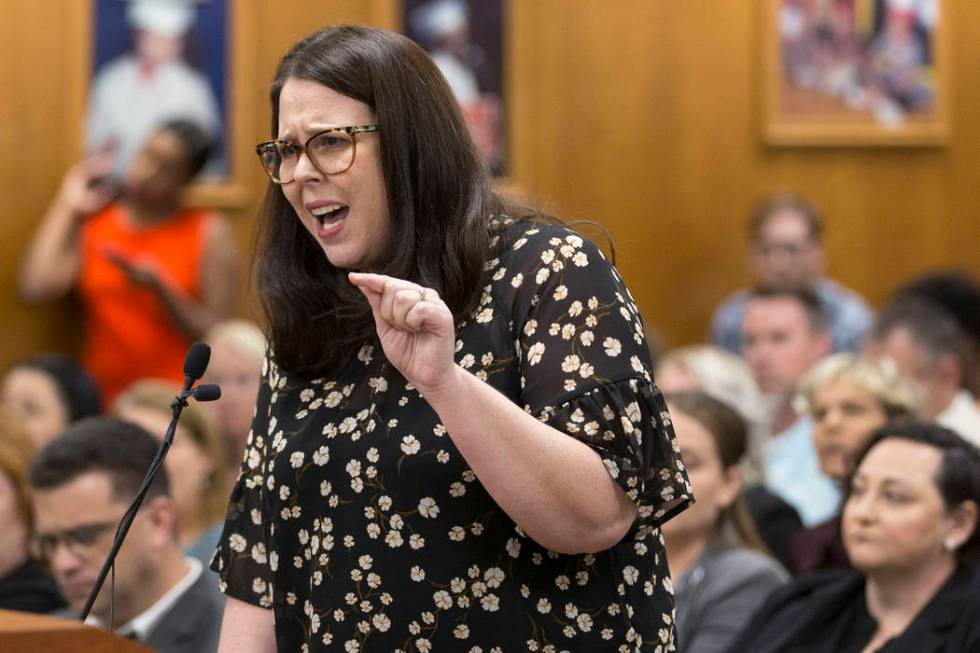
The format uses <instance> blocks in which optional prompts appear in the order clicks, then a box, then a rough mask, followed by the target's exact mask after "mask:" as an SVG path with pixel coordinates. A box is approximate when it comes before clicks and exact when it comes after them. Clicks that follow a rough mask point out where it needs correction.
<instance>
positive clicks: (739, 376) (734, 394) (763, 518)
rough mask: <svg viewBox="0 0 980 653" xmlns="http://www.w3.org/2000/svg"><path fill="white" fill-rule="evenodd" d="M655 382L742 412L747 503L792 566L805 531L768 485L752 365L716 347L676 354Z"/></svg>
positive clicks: (664, 361)
mask: <svg viewBox="0 0 980 653" xmlns="http://www.w3.org/2000/svg"><path fill="white" fill-rule="evenodd" d="M654 378H655V379H656V380H657V386H659V387H660V388H661V389H662V390H663V392H664V394H672V393H677V392H687V391H695V390H696V391H702V392H704V393H705V394H707V395H709V396H711V397H714V398H715V399H718V400H719V401H722V402H724V403H725V404H726V405H727V406H729V407H731V408H733V409H735V410H737V411H738V413H739V415H741V416H742V419H743V420H745V423H746V426H747V429H748V444H747V446H746V453H745V456H744V457H743V458H742V462H741V463H740V464H739V467H740V469H741V472H742V480H743V484H742V500H743V501H744V503H745V507H746V509H747V510H748V511H749V514H750V516H751V518H752V521H753V522H754V523H755V524H756V528H757V529H758V531H759V535H760V536H761V537H762V541H763V542H764V543H765V545H766V548H767V549H768V550H769V552H770V553H771V554H772V555H773V556H775V558H776V559H777V560H779V562H780V564H782V565H783V566H784V567H786V566H789V561H790V547H791V545H792V543H793V537H794V536H795V535H796V533H797V532H798V531H799V530H800V529H801V528H803V523H802V522H801V521H800V515H799V513H797V512H796V509H795V508H794V507H793V506H791V505H790V504H788V503H787V502H786V501H783V500H782V499H781V498H780V497H778V496H777V495H776V494H774V493H773V492H770V491H769V490H768V489H767V488H766V487H765V485H764V483H765V476H764V474H763V471H762V443H763V440H764V438H766V437H767V433H768V431H767V426H766V424H765V419H764V417H763V415H764V413H765V404H764V403H763V397H762V393H761V392H760V391H759V386H758V385H756V382H755V379H754V378H752V372H751V371H750V370H749V368H748V365H746V364H745V361H743V360H742V359H741V358H739V357H738V356H736V355H735V354H733V353H731V352H730V351H727V350H725V349H722V348H721V347H715V346H714V345H692V346H689V347H678V348H676V349H671V350H670V351H668V352H667V353H666V354H664V355H663V356H662V357H660V359H659V360H658V361H657V367H656V370H655V372H654Z"/></svg>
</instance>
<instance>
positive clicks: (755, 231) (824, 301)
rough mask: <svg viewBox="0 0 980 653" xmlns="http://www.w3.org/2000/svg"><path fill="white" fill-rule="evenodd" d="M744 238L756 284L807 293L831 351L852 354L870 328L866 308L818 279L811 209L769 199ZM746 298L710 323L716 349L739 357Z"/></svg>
mask: <svg viewBox="0 0 980 653" xmlns="http://www.w3.org/2000/svg"><path fill="white" fill-rule="evenodd" d="M749 236H750V238H751V241H752V253H751V264H752V273H753V275H754V276H755V281H756V283H757V284H758V285H760V286H779V287H787V288H804V289H810V290H812V291H813V292H814V293H816V295H817V298H818V299H819V301H820V307H821V310H822V311H823V313H824V315H825V316H826V319H827V324H828V326H829V328H830V334H831V336H832V338H833V350H834V351H856V350H857V349H858V348H859V347H860V346H861V340H862V338H863V337H864V334H865V332H867V330H868V328H870V326H871V321H872V313H871V309H870V308H869V307H868V304H867V302H865V301H864V299H863V298H862V297H861V296H860V295H858V294H857V293H855V292H854V291H853V290H849V289H848V288H845V287H844V286H842V285H840V284H839V283H837V282H835V281H832V280H830V279H828V278H826V277H824V276H823V265H824V254H823V242H822V236H823V225H822V223H821V221H820V216H819V215H817V212H816V209H814V208H813V207H812V206H811V205H810V204H809V203H808V202H807V201H806V200H805V199H803V198H802V197H799V196H797V195H793V194H788V193H781V194H776V195H773V196H771V197H769V198H768V199H766V200H765V201H763V202H762V203H761V204H760V205H759V206H758V207H757V208H756V210H755V211H754V212H753V216H752V219H751V221H750V223H749ZM750 296H751V292H750V291H749V290H746V289H743V290H739V291H737V292H735V293H734V294H732V295H730V296H729V297H728V298H727V299H725V301H724V302H723V303H722V304H721V305H720V306H719V307H718V308H717V309H716V310H715V314H714V317H713V318H712V320H711V340H712V341H713V342H714V343H715V344H717V345H719V346H721V347H724V348H725V349H729V350H731V351H733V352H735V353H739V351H740V349H741V345H742V320H743V318H744V316H745V307H746V305H747V304H748V301H749V298H750Z"/></svg>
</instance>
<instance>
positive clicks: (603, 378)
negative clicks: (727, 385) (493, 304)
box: [501, 224, 693, 527]
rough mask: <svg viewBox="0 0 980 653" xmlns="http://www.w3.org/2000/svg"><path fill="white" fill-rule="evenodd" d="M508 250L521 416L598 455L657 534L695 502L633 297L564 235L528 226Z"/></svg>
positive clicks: (593, 253)
mask: <svg viewBox="0 0 980 653" xmlns="http://www.w3.org/2000/svg"><path fill="white" fill-rule="evenodd" d="M512 247H513V250H514V251H513V253H512V257H513V259H514V260H508V261H506V266H507V267H509V268H510V269H511V270H520V273H519V274H517V275H515V276H514V278H515V279H516V278H518V277H519V278H520V283H519V284H518V285H517V286H515V287H516V288H517V293H516V296H515V298H514V306H513V309H514V315H515V323H514V325H513V328H514V330H515V331H516V332H517V333H516V336H517V347H518V350H519V355H520V357H521V363H520V367H521V401H522V403H523V404H524V408H525V410H527V411H528V412H530V413H531V414H533V415H536V416H537V417H538V418H539V419H541V420H542V421H544V422H547V423H548V424H549V425H550V426H553V427H554V428H556V429H558V430H559V431H562V432H564V433H567V434H568V435H569V436H571V437H574V438H577V439H579V440H581V441H582V442H584V443H585V444H587V445H588V446H590V447H591V448H592V449H594V450H595V451H596V452H597V453H598V454H599V456H600V457H601V458H602V461H603V463H604V464H605V466H606V469H607V470H608V471H609V474H610V476H611V477H612V478H613V479H614V480H615V482H616V483H617V484H619V486H620V487H622V488H623V490H624V491H625V492H626V494H627V495H628V496H629V497H630V498H631V499H632V500H633V501H635V502H636V504H637V506H638V509H639V519H638V522H637V524H636V526H637V527H652V526H657V525H659V524H662V523H663V522H665V521H666V520H668V519H670V518H671V517H672V516H673V515H675V514H677V513H678V512H680V511H681V510H683V509H684V508H686V507H687V505H688V504H689V503H690V501H691V500H692V498H693V496H692V491H691V486H690V483H689V481H688V478H687V473H686V471H685V469H684V465H683V463H682V462H681V457H680V451H679V448H678V446H677V442H676V439H675V437H674V432H673V428H672V426H671V422H670V416H669V414H668V412H667V407H666V405H665V403H664V399H663V396H662V395H661V393H660V391H659V390H658V389H657V388H656V386H655V385H654V384H653V379H652V376H651V373H650V368H651V363H650V356H649V352H648V350H647V346H646V341H645V338H644V332H643V323H642V320H641V318H640V314H639V311H638V309H637V307H636V304H635V302H634V301H633V298H632V296H631V295H630V293H629V291H628V290H627V289H626V286H625V285H624V283H623V280H622V278H621V277H620V275H619V273H618V272H617V271H616V269H615V267H613V266H612V265H611V264H610V263H609V262H608V261H607V260H606V258H605V257H604V256H603V254H602V252H601V251H600V250H599V249H598V248H596V247H595V246H594V245H593V244H592V243H590V242H589V241H587V240H585V239H583V238H582V237H580V236H578V235H577V234H575V233H573V232H571V231H569V230H567V229H565V228H563V227H558V226H552V225H541V224H538V225H534V226H533V227H532V228H530V229H529V230H528V231H526V232H525V233H524V234H523V235H522V236H521V237H520V238H517V239H516V240H515V242H514V243H513V246H512ZM502 258H511V257H502ZM501 265H502V266H503V265H504V264H501ZM511 285H514V282H513V281H512V282H511Z"/></svg>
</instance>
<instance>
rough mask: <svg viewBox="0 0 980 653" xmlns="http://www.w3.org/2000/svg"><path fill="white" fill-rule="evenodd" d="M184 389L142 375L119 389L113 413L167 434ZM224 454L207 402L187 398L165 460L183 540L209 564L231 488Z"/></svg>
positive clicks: (190, 552)
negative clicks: (177, 397) (173, 405)
mask: <svg viewBox="0 0 980 653" xmlns="http://www.w3.org/2000/svg"><path fill="white" fill-rule="evenodd" d="M179 393H180V386H177V385H173V384H171V383H169V382H167V381H159V380H156V379H146V380H143V381H138V382H137V383H134V384H133V385H132V386H130V387H129V388H128V389H127V390H126V391H125V392H123V393H122V394H121V395H119V397H118V398H117V399H116V402H115V404H114V405H113V408H112V413H113V414H114V415H116V416H117V417H121V418H122V419H125V420H128V421H130V422H133V423H135V424H138V425H139V426H142V427H143V428H144V429H146V430H147V431H149V432H150V433H152V434H153V435H155V436H156V437H158V438H160V439H161V440H162V439H163V435H164V433H165V432H166V430H167V426H168V425H169V424H170V416H171V412H170V402H171V401H172V400H173V398H174V395H176V394H179ZM224 460H225V453H224V443H223V442H222V440H221V436H220V435H219V434H218V431H217V430H216V429H215V428H214V426H213V425H212V424H211V421H210V420H209V419H208V415H207V414H206V413H205V412H204V409H203V407H202V406H201V405H200V404H197V403H196V402H193V401H192V402H190V403H188V405H187V406H186V407H185V408H184V412H183V413H182V414H181V416H180V422H179V423H178V424H177V431H176V434H175V436H174V442H173V445H172V446H171V448H170V453H169V454H167V458H166V460H165V461H164V466H165V467H166V469H167V474H168V475H169V477H170V485H171V489H172V492H173V498H174V503H175V504H176V505H177V527H178V529H179V530H180V533H179V536H180V542H181V544H182V545H183V546H184V549H185V551H186V552H187V555H189V556H192V557H195V558H197V559H198V560H200V561H201V562H202V563H204V564H205V565H206V564H208V563H209V562H210V561H211V554H212V553H214V549H215V546H216V545H217V542H218V538H219V537H220V536H221V525H222V523H223V520H222V518H223V517H224V513H225V505H226V502H227V501H228V493H229V491H230V490H229V487H230V485H229V479H228V475H227V473H226V471H225V466H224Z"/></svg>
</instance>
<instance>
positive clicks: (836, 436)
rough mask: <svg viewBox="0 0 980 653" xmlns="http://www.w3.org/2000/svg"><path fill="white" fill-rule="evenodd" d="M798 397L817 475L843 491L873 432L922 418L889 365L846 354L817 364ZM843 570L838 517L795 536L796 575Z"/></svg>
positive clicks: (910, 390) (911, 390) (910, 391)
mask: <svg viewBox="0 0 980 653" xmlns="http://www.w3.org/2000/svg"><path fill="white" fill-rule="evenodd" d="M800 394H801V396H802V397H803V398H804V399H805V400H806V404H807V409H808V412H809V414H810V417H811V418H812V419H813V442H814V445H815V447H816V449H817V457H818V459H819V460H820V469H821V471H823V473H824V474H826V475H827V476H829V477H830V478H832V479H833V480H834V482H836V483H838V484H841V485H842V486H843V484H844V482H845V480H846V478H847V476H848V475H849V474H850V473H851V462H852V460H853V458H854V456H855V455H856V454H857V453H858V452H859V451H860V450H861V448H862V447H864V445H865V444H866V443H867V441H868V438H870V437H871V433H872V432H873V431H874V430H875V429H877V428H880V427H882V426H884V425H885V424H886V423H888V422H890V421H893V420H896V419H905V418H912V417H917V416H918V415H919V412H920V403H921V401H920V398H919V395H918V393H917V391H916V388H915V387H914V386H913V385H912V383H911V382H909V381H908V380H907V379H905V378H904V377H902V376H900V375H899V374H898V373H897V372H896V371H895V370H894V368H893V367H892V366H890V365H885V364H882V363H880V362H877V361H874V360H871V359H867V358H863V357H860V356H857V355H856V354H850V353H843V354H836V355H834V356H831V357H830V358H826V359H824V360H823V361H821V362H820V363H818V364H817V365H816V367H814V368H813V369H812V370H811V371H810V372H809V373H808V374H807V375H806V377H804V379H803V381H802V382H801V384H800ZM847 567H850V562H849V561H848V560H847V555H846V554H845V552H844V544H843V542H842V541H841V537H840V516H839V515H838V516H835V517H833V518H831V519H829V520H827V521H825V522H823V523H822V524H818V525H816V526H814V527H812V528H809V529H806V530H803V531H800V532H799V533H798V534H797V536H796V539H795V540H794V542H793V562H792V571H793V572H794V573H797V574H805V573H809V572H811V571H816V570H818V569H833V568H847Z"/></svg>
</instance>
